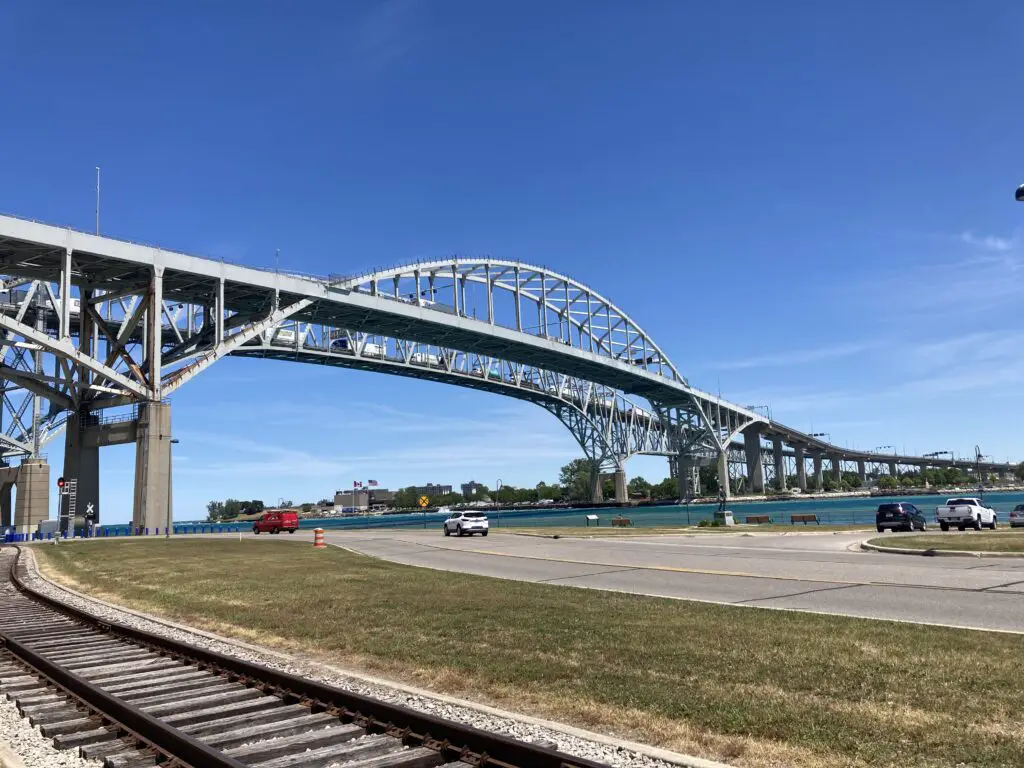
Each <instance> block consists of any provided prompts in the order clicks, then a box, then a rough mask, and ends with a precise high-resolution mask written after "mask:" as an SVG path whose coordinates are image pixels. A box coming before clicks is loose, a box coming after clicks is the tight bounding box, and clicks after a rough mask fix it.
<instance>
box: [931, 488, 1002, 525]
mask: <svg viewBox="0 0 1024 768" xmlns="http://www.w3.org/2000/svg"><path fill="white" fill-rule="evenodd" d="M935 519H936V520H937V521H938V523H939V528H941V529H942V530H944V531H948V530H949V526H951V525H955V526H956V527H957V528H959V529H960V530H961V531H962V530H963V529H964V528H967V527H968V526H970V527H971V528H973V529H974V530H976V531H980V530H981V529H982V528H983V527H985V528H991V529H992V530H993V531H994V530H995V529H996V511H995V510H994V509H992V508H990V507H986V506H984V505H983V504H982V503H981V502H980V501H978V500H977V499H976V498H974V497H973V496H965V497H959V498H955V499H947V500H946V504H945V506H942V507H936V508H935Z"/></svg>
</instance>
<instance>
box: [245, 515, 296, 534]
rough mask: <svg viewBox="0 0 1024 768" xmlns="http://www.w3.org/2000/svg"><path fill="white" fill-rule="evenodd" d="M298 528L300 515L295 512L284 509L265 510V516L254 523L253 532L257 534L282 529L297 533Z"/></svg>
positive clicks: (277, 531) (275, 531)
mask: <svg viewBox="0 0 1024 768" xmlns="http://www.w3.org/2000/svg"><path fill="white" fill-rule="evenodd" d="M298 529H299V516H298V515H297V514H296V513H295V512H288V511H284V510H283V511H275V512H264V513H263V517H261V518H260V519H259V520H257V521H256V522H255V523H253V524H252V532H253V533H255V534H260V533H280V532H281V531H288V533H295V531H297V530H298Z"/></svg>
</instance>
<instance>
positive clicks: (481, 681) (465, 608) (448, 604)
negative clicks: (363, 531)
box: [39, 540, 1024, 768]
mask: <svg viewBox="0 0 1024 768" xmlns="http://www.w3.org/2000/svg"><path fill="white" fill-rule="evenodd" d="M39 551H40V554H41V555H42V557H41V559H42V560H44V561H45V563H46V564H47V570H48V572H53V573H56V574H58V575H59V576H60V577H61V578H62V579H70V580H72V582H73V584H74V585H75V586H76V587H77V588H79V589H84V590H86V591H90V592H92V593H98V594H102V595H103V596H105V597H107V598H108V599H113V600H115V601H117V602H120V603H122V604H126V605H129V606H132V607H135V608H139V609H141V610H145V611H149V612H152V613H157V614H160V615H163V616H166V617H168V618H170V619H172V620H176V621H181V622H185V623H189V624H193V625H196V626H200V627H203V628H206V629H211V630H214V631H217V632H220V633H222V634H226V635H233V636H235V637H239V638H241V639H244V640H247V641H250V642H256V643H259V644H262V645H268V646H271V647H275V648H285V649H289V650H300V651H303V652H305V653H308V654H310V655H313V656H315V657H317V658H321V659H324V660H327V661H330V662H331V663H335V664H340V665H344V666H349V667H353V668H357V669H361V670H364V671H368V672H374V673H377V674H382V675H386V676H389V677H392V678H395V679H399V680H403V681H406V682H410V683H413V684H416V685H419V686H422V687H427V688H432V689H434V690H438V691H442V692H445V693H452V694H454V695H459V696H465V697H467V698H473V699H476V700H478V701H483V702H485V703H491V704H496V705H499V706H505V707H507V708H509V709H513V710H518V711H524V712H530V713H531V714H537V715H541V716H546V717H551V718H554V719H559V720H563V721H566V722H571V723H574V724H577V725H580V726H583V727H589V728H593V729H597V730H601V731H606V732H609V733H612V734H615V735H618V736H622V737H625V738H633V739H637V740H640V741H645V742H648V743H651V744H655V745H659V746H664V747H667V748H670V749H676V750H680V751H684V752H691V753H696V754H699V755H701V756H704V757H709V758H714V759H720V760H728V761H733V762H735V763H736V764H737V765H741V766H750V767H752V768H753V767H757V768H763V767H767V766H800V767H802V768H817V767H818V766H867V765H870V766H876V765H899V766H939V765H957V764H963V765H968V766H1020V765H1024V729H1020V728H1019V713H1020V712H1021V711H1024V695H1022V692H1021V687H1020V685H1019V682H1018V681H1019V679H1020V659H1021V658H1022V657H1024V638H1021V637H1017V636H1013V635H1004V634H994V633H993V634H986V633H979V632H971V631H968V630H957V629H948V628H941V627H922V626H914V625H909V624H897V623H890V622H883V621H869V620H861V619H850V618H842V617H833V616H825V615H816V614H801V613H792V612H781V611H757V610H751V609H744V608H733V607H728V606H717V605H707V604H699V603H687V602H684V601H677V600H666V599H660V598H651V597H639V596H633V595H627V594H620V593H614V592H600V591H592V590H576V589H571V588H568V587H559V586H551V585H544V584H531V583H525V582H516V581H505V580H500V579H490V578H484V577H477V576H468V575H456V574H451V573H446V572H443V571H433V570H429V569H420V568H414V567H410V566H403V565H398V564H395V563H388V562H384V561H381V560H375V559H373V558H369V557H364V556H361V555H357V554H354V553H351V552H347V551H344V550H341V549H338V548H328V549H327V550H323V551H317V550H313V549H312V548H311V547H309V545H308V544H302V543H298V542H296V543H287V542H285V543H280V544H278V545H277V546H273V547H269V546H266V545H265V543H260V542H255V541H249V540H247V541H241V542H238V541H228V540H216V541H196V540H190V541H174V540H171V541H152V542H90V543H80V544H67V545H64V544H62V545H61V546H60V547H59V548H55V547H47V548H40V550H39ZM980 650H983V651H984V659H985V662H984V663H963V662H962V661H960V662H954V661H952V660H963V659H970V658H975V657H977V656H978V653H979V651H980Z"/></svg>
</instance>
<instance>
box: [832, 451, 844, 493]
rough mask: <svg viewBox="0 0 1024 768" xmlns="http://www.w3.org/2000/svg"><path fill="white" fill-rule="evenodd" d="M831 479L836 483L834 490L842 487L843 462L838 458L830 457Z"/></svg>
mask: <svg viewBox="0 0 1024 768" xmlns="http://www.w3.org/2000/svg"><path fill="white" fill-rule="evenodd" d="M832 479H833V480H835V482H836V488H837V489H841V488H842V487H843V460H842V459H840V458H839V457H838V456H833V457H832Z"/></svg>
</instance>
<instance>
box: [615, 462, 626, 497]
mask: <svg viewBox="0 0 1024 768" xmlns="http://www.w3.org/2000/svg"><path fill="white" fill-rule="evenodd" d="M627 501H629V492H628V491H627V490H626V470H624V469H623V468H622V467H616V468H615V503H617V504H625V503H626V502H627Z"/></svg>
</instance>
